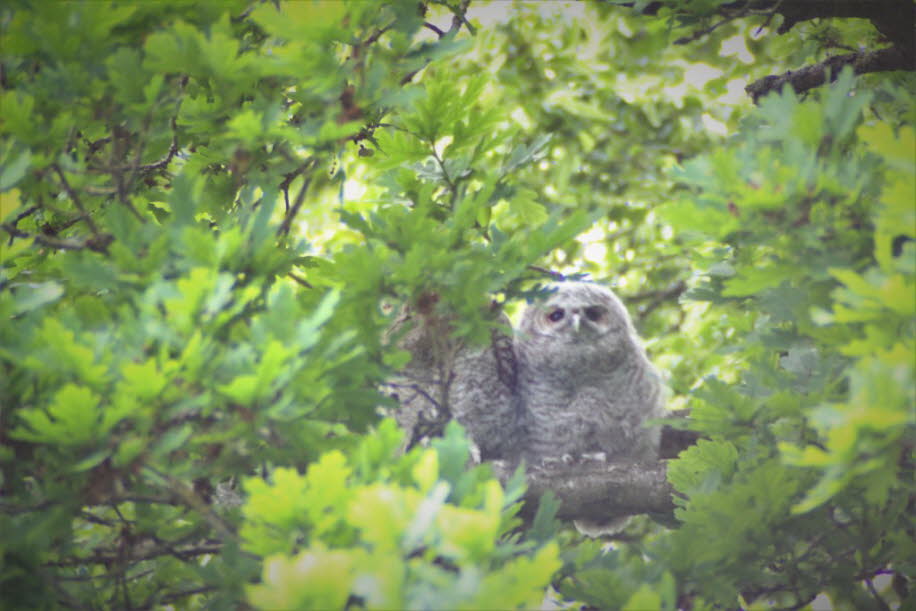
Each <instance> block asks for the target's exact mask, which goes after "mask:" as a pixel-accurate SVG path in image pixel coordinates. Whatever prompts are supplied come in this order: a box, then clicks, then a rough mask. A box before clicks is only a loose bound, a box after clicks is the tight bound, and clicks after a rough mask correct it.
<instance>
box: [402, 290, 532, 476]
mask: <svg viewBox="0 0 916 611" xmlns="http://www.w3.org/2000/svg"><path fill="white" fill-rule="evenodd" d="M433 305H434V304H433ZM500 322H501V323H502V325H503V326H505V328H507V329H508V328H511V327H510V324H509V320H508V318H506V317H505V315H502V318H501V319H500ZM452 331H453V327H452V324H451V320H450V319H449V318H448V317H442V316H440V315H438V314H437V313H436V312H435V308H434V307H432V306H428V307H424V306H423V305H421V306H420V307H415V308H411V309H405V311H403V312H402V314H401V316H400V317H399V319H398V321H397V322H396V323H395V324H394V325H393V326H392V328H391V330H390V331H389V335H390V336H391V337H393V338H395V339H397V340H398V342H399V345H400V347H401V348H403V349H405V350H407V351H408V352H410V353H411V356H412V358H411V361H410V363H408V365H407V366H406V367H405V368H404V369H403V370H401V371H400V372H399V374H398V376H397V377H396V378H394V379H392V380H389V382H388V383H387V384H386V390H387V392H388V393H389V394H390V395H392V396H394V397H395V398H396V399H397V400H398V402H399V403H400V404H401V407H400V409H399V410H398V411H397V413H396V417H397V419H398V422H399V423H400V424H401V426H402V428H404V429H405V430H406V431H407V433H408V439H407V443H406V444H405V447H406V448H409V447H411V446H413V445H414V444H416V443H419V442H420V441H422V440H423V439H424V438H428V437H430V436H434V435H438V434H441V432H442V429H443V428H444V427H445V424H446V423H447V422H448V420H449V419H450V418H452V417H454V418H455V419H457V420H458V422H460V423H461V424H462V426H464V427H465V429H466V430H467V433H468V436H469V437H470V438H471V440H472V441H473V442H474V444H475V445H476V447H477V449H478V451H479V458H481V459H484V460H487V459H515V458H516V457H518V456H519V455H520V454H521V451H522V443H521V442H522V438H523V435H522V434H521V433H520V427H521V424H522V418H521V406H520V404H519V401H520V396H519V393H518V365H517V362H516V359H515V354H514V349H513V346H512V338H511V337H509V336H507V335H505V334H504V333H500V332H499V331H494V332H493V333H492V335H491V340H490V343H489V344H486V345H483V346H474V345H471V344H469V343H468V342H466V341H464V340H459V339H456V338H455V337H454V336H453V335H452Z"/></svg>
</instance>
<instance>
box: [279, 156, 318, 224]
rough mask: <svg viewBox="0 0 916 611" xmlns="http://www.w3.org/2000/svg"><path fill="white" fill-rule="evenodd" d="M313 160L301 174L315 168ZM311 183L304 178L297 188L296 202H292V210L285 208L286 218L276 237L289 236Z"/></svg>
mask: <svg viewBox="0 0 916 611" xmlns="http://www.w3.org/2000/svg"><path fill="white" fill-rule="evenodd" d="M315 163H316V162H315V159H310V160H309V161H308V163H306V164H305V165H304V166H303V167H302V172H300V173H303V172H306V171H308V170H311V169H313V168H314V167H315ZM311 182H312V177H311V176H306V177H305V178H304V180H303V182H302V186H301V187H300V188H299V192H298V193H297V194H296V201H295V202H293V206H292V208H290V207H288V206H287V210H286V216H285V217H284V218H283V223H281V224H280V227H279V228H278V229H277V235H278V236H286V235H289V231H290V229H292V226H293V219H294V218H296V215H297V214H298V213H299V209H300V208H301V207H302V204H303V203H304V202H305V193H306V192H307V191H308V188H309V185H310V184H311Z"/></svg>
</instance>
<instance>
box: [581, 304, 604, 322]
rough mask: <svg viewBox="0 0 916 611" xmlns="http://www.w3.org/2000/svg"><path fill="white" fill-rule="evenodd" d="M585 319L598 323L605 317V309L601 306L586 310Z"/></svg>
mask: <svg viewBox="0 0 916 611" xmlns="http://www.w3.org/2000/svg"><path fill="white" fill-rule="evenodd" d="M585 317H586V318H587V319H589V320H590V321H592V322H598V321H599V320H601V319H602V318H603V317H604V308H602V307H600V306H591V307H588V308H585Z"/></svg>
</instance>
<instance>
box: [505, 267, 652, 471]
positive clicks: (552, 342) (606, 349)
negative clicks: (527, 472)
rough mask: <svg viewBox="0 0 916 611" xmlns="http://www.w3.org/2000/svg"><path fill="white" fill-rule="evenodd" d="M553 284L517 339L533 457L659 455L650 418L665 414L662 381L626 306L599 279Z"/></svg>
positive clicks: (524, 319) (634, 457) (528, 445)
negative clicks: (588, 281)
mask: <svg viewBox="0 0 916 611" xmlns="http://www.w3.org/2000/svg"><path fill="white" fill-rule="evenodd" d="M551 288H554V289H556V291H555V292H554V293H553V294H552V295H551V296H550V297H549V298H548V299H547V300H546V301H543V302H540V303H534V304H532V305H530V306H529V307H528V308H527V309H526V310H525V312H524V314H523V316H522V321H521V324H520V325H519V329H518V331H517V333H516V338H515V348H516V354H517V357H518V361H519V389H520V393H521V396H522V403H523V405H524V407H525V414H526V417H527V419H528V423H527V427H526V428H527V432H528V439H527V442H526V450H525V457H526V458H528V459H529V460H537V459H541V458H545V457H557V456H563V455H572V456H577V455H582V454H589V453H599V452H600V453H604V454H605V456H606V457H607V459H608V460H637V461H641V460H645V461H652V460H655V459H657V454H658V438H659V432H658V430H657V429H648V428H645V427H644V426H643V424H644V423H645V421H646V420H648V419H650V418H656V417H658V416H660V415H661V412H662V406H661V401H660V379H659V376H658V374H657V373H656V371H655V370H654V368H653V367H652V365H651V364H650V363H649V360H648V358H647V357H646V354H645V351H644V350H643V347H642V344H641V342H640V341H639V338H638V336H637V335H636V330H635V329H634V327H633V323H632V322H631V320H630V317H629V315H628V314H627V311H626V309H625V308H624V306H623V304H622V303H621V302H620V300H619V299H618V298H617V296H616V295H614V293H612V292H611V291H610V290H608V289H606V288H604V287H602V286H599V285H596V284H592V283H587V282H563V283H558V284H555V285H553V287H551Z"/></svg>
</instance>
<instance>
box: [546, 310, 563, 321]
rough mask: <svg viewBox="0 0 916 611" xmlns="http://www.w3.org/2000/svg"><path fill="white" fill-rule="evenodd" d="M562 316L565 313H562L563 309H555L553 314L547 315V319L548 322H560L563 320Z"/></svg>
mask: <svg viewBox="0 0 916 611" xmlns="http://www.w3.org/2000/svg"><path fill="white" fill-rule="evenodd" d="M564 314H565V312H563V308H557V309H556V310H554V311H553V312H551V313H550V314H548V315H547V319H548V320H550V322H560V321H561V320H563V315H564Z"/></svg>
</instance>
